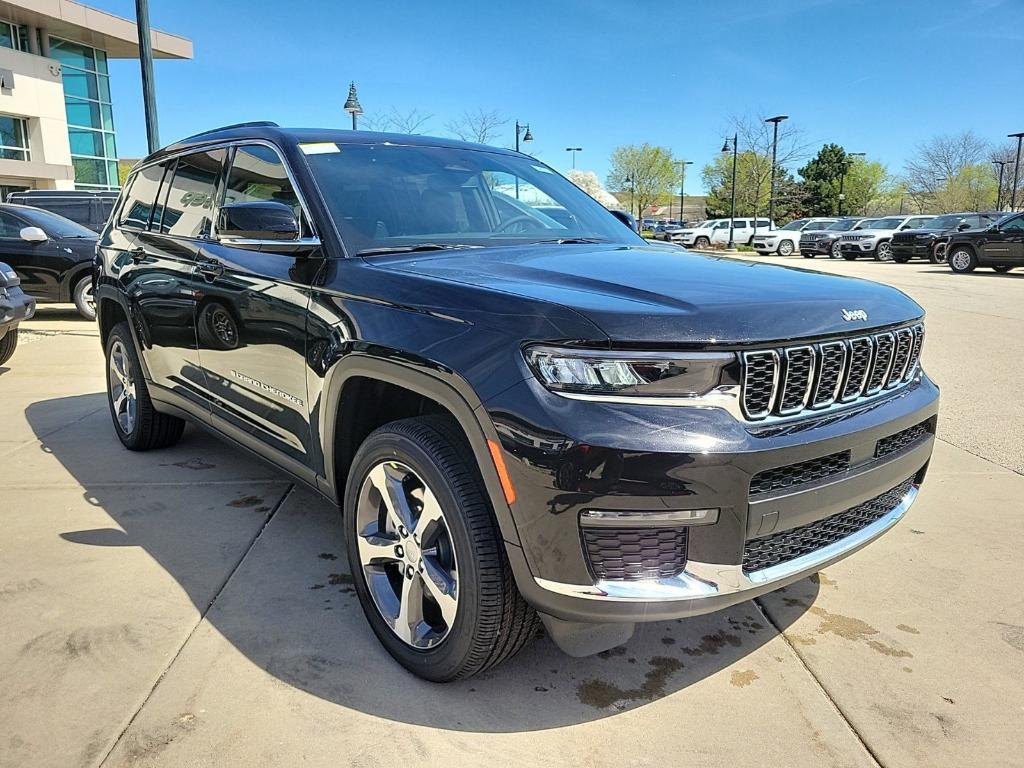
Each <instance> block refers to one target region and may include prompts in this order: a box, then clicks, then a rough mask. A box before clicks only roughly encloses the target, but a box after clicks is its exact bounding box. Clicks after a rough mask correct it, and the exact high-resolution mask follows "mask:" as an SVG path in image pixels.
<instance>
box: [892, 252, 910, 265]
mask: <svg viewBox="0 0 1024 768" xmlns="http://www.w3.org/2000/svg"><path fill="white" fill-rule="evenodd" d="M892 260H893V261H895V262H896V263H897V264H906V263H907V262H908V261H910V257H909V256H904V255H902V254H901V255H899V256H893V257H892Z"/></svg>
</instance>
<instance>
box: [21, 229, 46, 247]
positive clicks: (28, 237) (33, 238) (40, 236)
mask: <svg viewBox="0 0 1024 768" xmlns="http://www.w3.org/2000/svg"><path fill="white" fill-rule="evenodd" d="M18 234H19V235H21V239H22V240H24V241H25V242H27V243H45V242H46V241H47V240H49V239H50V236H49V235H47V234H46V232H44V231H43V230H42V229H40V228H39V227H25V228H24V229H22V230H21V232H19V233H18Z"/></svg>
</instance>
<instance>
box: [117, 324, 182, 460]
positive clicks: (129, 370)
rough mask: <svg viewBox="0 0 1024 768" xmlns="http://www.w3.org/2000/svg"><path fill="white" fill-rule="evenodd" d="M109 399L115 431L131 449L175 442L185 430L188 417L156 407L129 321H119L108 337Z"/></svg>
mask: <svg viewBox="0 0 1024 768" xmlns="http://www.w3.org/2000/svg"><path fill="white" fill-rule="evenodd" d="M107 403H108V405H109V406H110V416H111V418H112V419H113V420H114V431H115V432H116V433H117V437H118V439H120V441H121V444H122V445H124V447H125V448H127V449H128V450H130V451H148V450H151V449H153V448H166V447H168V446H171V445H174V444H175V443H176V442H178V440H179V439H181V433H182V432H183V431H184V430H185V422H184V421H182V420H181V419H179V418H177V417H176V416H170V415H168V414H166V413H160V412H159V411H158V410H156V409H155V408H154V407H153V401H152V400H150V398H149V388H148V387H147V386H146V379H145V377H144V376H143V375H142V364H141V363H140V362H139V353H138V352H136V351H135V341H134V339H132V332H131V329H130V328H129V327H128V323H118V324H117V325H115V326H114V328H113V329H112V330H111V331H110V336H108V337H107Z"/></svg>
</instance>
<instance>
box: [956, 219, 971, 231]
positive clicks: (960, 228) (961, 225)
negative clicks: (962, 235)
mask: <svg viewBox="0 0 1024 768" xmlns="http://www.w3.org/2000/svg"><path fill="white" fill-rule="evenodd" d="M970 228H971V225H970V224H968V223H967V222H966V221H961V222H960V223H959V224H957V227H956V231H957V232H963V231H964V230H965V229H970Z"/></svg>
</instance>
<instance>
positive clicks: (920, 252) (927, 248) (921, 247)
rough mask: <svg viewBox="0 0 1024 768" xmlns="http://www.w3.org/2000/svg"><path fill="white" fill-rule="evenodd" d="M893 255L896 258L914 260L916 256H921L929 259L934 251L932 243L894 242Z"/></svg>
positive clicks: (892, 245)
mask: <svg viewBox="0 0 1024 768" xmlns="http://www.w3.org/2000/svg"><path fill="white" fill-rule="evenodd" d="M891 247H892V255H893V256H894V257H896V256H900V257H906V258H914V257H915V256H921V257H924V258H928V255H929V253H930V252H931V250H932V242H931V241H929V242H928V243H898V242H893V243H892V244H891Z"/></svg>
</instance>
